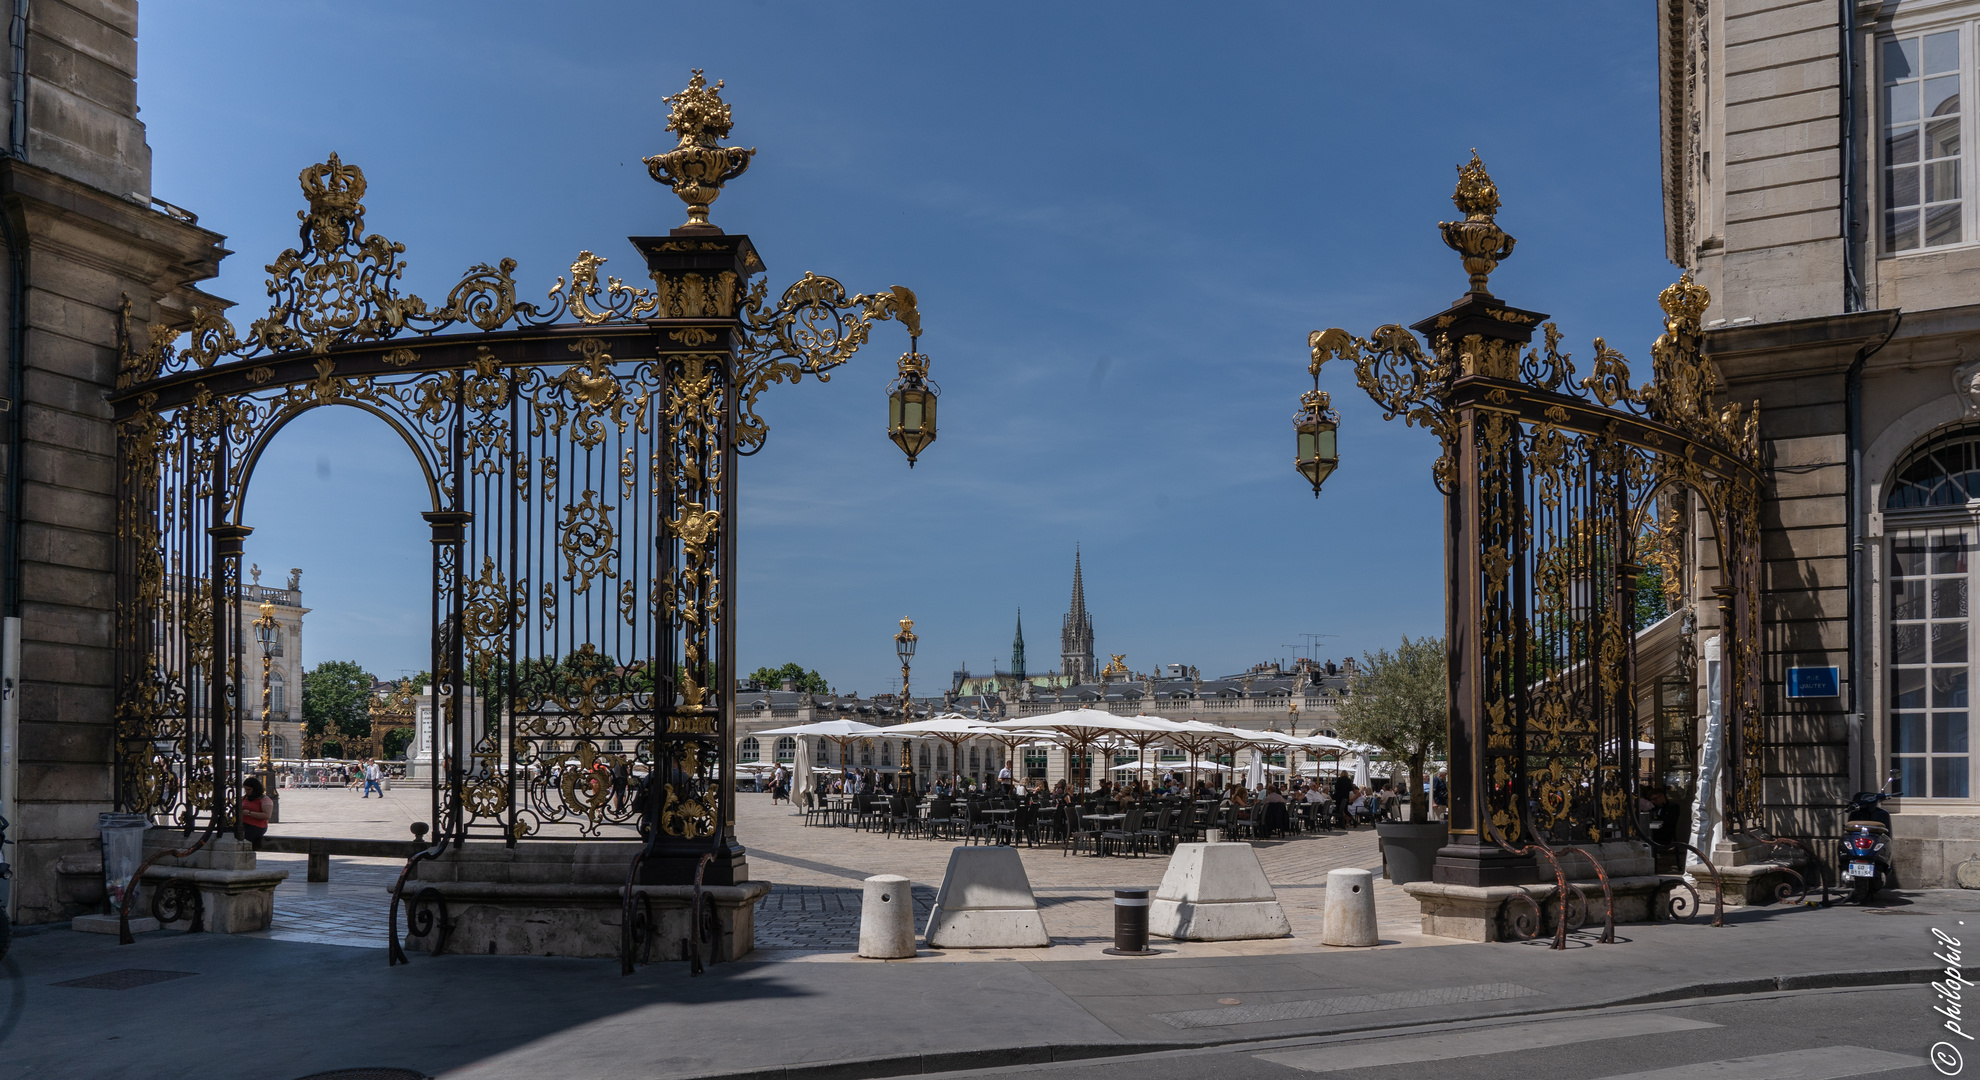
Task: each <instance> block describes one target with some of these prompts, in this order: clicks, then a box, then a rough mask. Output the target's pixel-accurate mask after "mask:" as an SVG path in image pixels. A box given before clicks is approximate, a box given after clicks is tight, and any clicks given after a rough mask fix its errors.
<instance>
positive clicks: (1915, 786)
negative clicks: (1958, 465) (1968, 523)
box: [1887, 528, 1974, 799]
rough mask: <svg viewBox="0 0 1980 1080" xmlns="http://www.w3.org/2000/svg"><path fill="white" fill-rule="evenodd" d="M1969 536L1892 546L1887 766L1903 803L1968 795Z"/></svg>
mask: <svg viewBox="0 0 1980 1080" xmlns="http://www.w3.org/2000/svg"><path fill="white" fill-rule="evenodd" d="M1973 552H1974V531H1973V530H1972V529H1970V528H1947V529H1915V530H1909V531H1905V532H1901V533H1898V534H1897V535H1895V536H1893V537H1892V539H1891V574H1890V582H1891V585H1890V591H1891V653H1890V660H1889V664H1888V667H1887V678H1888V681H1889V683H1890V687H1891V697H1890V707H1891V712H1890V717H1891V767H1892V768H1893V769H1895V770H1897V772H1898V774H1899V776H1900V777H1901V778H1902V780H1903V782H1904V789H1903V790H1904V794H1905V795H1907V796H1914V797H1922V798H1934V799H1964V798H1966V797H1967V796H1968V792H1969V791H1970V790H1971V781H1970V774H1971V760H1970V758H1969V756H1968V753H1967V745H1968V740H1967V725H1968V717H1967V697H1968V684H1969V682H1970V679H1971V671H1972V658H1971V648H1972V643H1971V638H1972V635H1971V634H1970V633H1968V622H1969V615H1970V611H1969V601H1968V597H1969V594H1970V591H1971V590H1970V578H1971V574H1972V571H1973V561H1974V560H1973Z"/></svg>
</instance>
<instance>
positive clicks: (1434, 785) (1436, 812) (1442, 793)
mask: <svg viewBox="0 0 1980 1080" xmlns="http://www.w3.org/2000/svg"><path fill="white" fill-rule="evenodd" d="M1450 808H1451V771H1450V770H1449V769H1438V770H1437V776H1436V778H1435V779H1433V780H1431V781H1430V809H1431V817H1432V818H1433V819H1435V820H1438V821H1442V820H1444V819H1445V818H1447V817H1449V816H1450Z"/></svg>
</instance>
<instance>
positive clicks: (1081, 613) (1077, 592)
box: [1072, 544, 1086, 619]
mask: <svg viewBox="0 0 1980 1080" xmlns="http://www.w3.org/2000/svg"><path fill="white" fill-rule="evenodd" d="M1072 617H1073V618H1075V619H1083V618H1085V617H1086V585H1085V584H1084V583H1083V582H1081V581H1080V578H1079V545H1078V544H1074V545H1073V594H1072Z"/></svg>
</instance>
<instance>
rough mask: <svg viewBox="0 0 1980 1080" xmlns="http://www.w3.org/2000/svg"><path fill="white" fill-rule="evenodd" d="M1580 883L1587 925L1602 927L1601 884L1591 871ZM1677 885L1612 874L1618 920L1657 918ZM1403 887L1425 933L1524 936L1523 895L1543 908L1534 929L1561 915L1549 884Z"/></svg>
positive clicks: (1550, 926)
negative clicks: (1516, 927)
mask: <svg viewBox="0 0 1980 1080" xmlns="http://www.w3.org/2000/svg"><path fill="white" fill-rule="evenodd" d="M1569 883H1570V884H1572V885H1578V886H1580V887H1581V891H1582V893H1583V894H1584V895H1585V896H1587V898H1588V918H1587V921H1586V922H1585V923H1584V924H1583V925H1584V926H1593V927H1600V926H1601V925H1602V903H1603V900H1602V883H1601V882H1600V881H1597V880H1595V879H1594V877H1593V876H1592V875H1591V876H1590V877H1589V879H1588V880H1585V881H1574V880H1571V881H1570V882H1569ZM1674 887H1675V880H1674V879H1671V878H1664V877H1657V876H1655V875H1642V876H1631V877H1615V876H1613V875H1612V876H1611V877H1610V878H1609V892H1610V894H1611V895H1612V896H1613V897H1614V898H1615V905H1616V922H1617V923H1619V924H1620V923H1631V922H1652V921H1654V919H1655V916H1656V914H1657V913H1659V912H1661V911H1662V907H1663V899H1664V897H1665V895H1666V894H1668V893H1669V891H1670V890H1671V889H1672V888H1674ZM1403 891H1404V892H1407V893H1409V894H1410V895H1411V896H1413V897H1415V898H1416V900H1417V903H1418V904H1419V905H1420V906H1421V909H1422V912H1423V932H1424V933H1426V934H1434V935H1437V936H1438V937H1450V938H1458V939H1460V940H1463V941H1512V940H1517V939H1518V937H1519V935H1518V934H1517V933H1515V932H1514V931H1513V921H1514V920H1515V919H1517V918H1520V917H1522V916H1523V917H1525V918H1528V919H1531V918H1532V916H1533V907H1534V905H1533V904H1528V903H1527V902H1526V901H1524V900H1520V899H1517V897H1518V896H1519V895H1520V894H1522V893H1523V894H1525V895H1526V896H1527V897H1529V898H1531V899H1532V900H1533V901H1534V904H1538V905H1539V907H1540V919H1539V925H1538V926H1537V927H1536V928H1535V930H1534V933H1535V934H1536V935H1539V934H1550V933H1552V932H1553V930H1554V926H1555V922H1556V920H1557V918H1558V917H1559V912H1560V902H1559V900H1558V899H1554V900H1552V901H1551V902H1550V900H1549V897H1552V896H1553V893H1554V886H1553V884H1551V883H1549V884H1546V885H1488V886H1483V887H1480V886H1471V885H1445V884H1442V883H1440V882H1435V881H1413V882H1410V883H1409V884H1407V885H1404V886H1403Z"/></svg>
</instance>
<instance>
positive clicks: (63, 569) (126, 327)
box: [0, 0, 226, 923]
mask: <svg viewBox="0 0 1980 1080" xmlns="http://www.w3.org/2000/svg"><path fill="white" fill-rule="evenodd" d="M10 6H11V5H10ZM22 8H24V9H25V11H26V26H25V33H24V34H19V35H14V36H13V37H14V40H17V41H18V42H19V44H18V45H15V46H13V47H11V48H10V49H6V50H0V55H4V56H5V57H6V61H5V62H6V67H7V83H6V85H7V87H8V92H7V93H6V94H5V105H4V107H5V110H6V115H7V117H8V121H9V125H8V140H7V152H6V155H5V156H4V157H0V246H4V247H5V249H6V253H7V257H6V258H5V259H4V260H0V297H4V300H0V364H4V366H5V369H6V373H5V377H4V380H0V396H3V397H4V398H5V409H4V411H0V432H4V436H5V442H4V443H3V444H0V476H4V486H0V490H4V491H5V493H6V495H5V498H4V501H0V606H3V607H4V613H5V616H6V617H7V618H9V619H18V620H19V622H18V624H15V625H17V626H18V632H19V641H20V647H19V650H18V654H17V655H16V656H11V657H4V658H0V663H4V664H5V668H6V670H7V671H8V672H9V673H11V672H12V670H13V669H14V667H15V665H18V672H19V674H18V678H19V685H18V687H17V690H18V692H17V693H11V694H7V695H6V698H5V700H6V703H7V707H6V709H5V712H4V715H0V744H4V746H0V813H4V814H5V815H6V816H7V817H8V818H10V819H11V820H12V821H13V823H14V827H13V829H12V831H11V832H10V833H9V838H10V839H12V840H14V841H16V842H17V844H18V846H17V847H13V848H11V849H10V851H9V855H10V858H11V861H13V863H14V864H15V878H14V887H13V892H12V898H11V905H12V907H13V909H14V910H13V915H14V916H15V918H16V919H17V920H18V921H20V922H23V923H34V922H43V921H47V920H52V919H60V918H66V917H67V916H69V915H71V914H74V913H75V912H76V911H78V910H80V908H81V905H82V902H83V898H82V897H80V896H76V895H70V893H71V892H72V890H69V889H68V888H67V887H65V886H63V885H62V884H61V883H60V882H61V880H62V879H61V877H60V875H58V873H57V870H58V867H59V866H60V865H61V864H62V863H63V861H64V860H65V859H67V860H71V861H74V860H78V859H91V858H93V857H94V852H95V849H96V845H97V839H96V836H97V832H96V818H97V814H98V813H99V812H101V811H105V810H109V809H111V807H112V804H113V791H112V784H113V773H112V770H111V768H110V762H111V760H112V754H111V744H112V735H113V726H112V725H113V721H112V700H113V679H114V664H113V661H112V648H111V644H112V633H113V628H112V616H113V610H114V604H115V575H114V570H115V567H114V559H115V538H116V503H115V496H116V489H117V472H116V456H115V454H116V445H115V435H114V431H113V429H112V426H111V414H110V407H109V405H108V404H107V403H106V402H105V400H104V394H105V392H106V391H108V390H110V389H111V388H112V387H113V385H114V384H115V382H116V378H117V371H118V364H119V349H118V343H119V339H120V335H122V334H124V333H125V332H127V331H128V332H129V333H131V334H144V333H145V332H146V328H147V326H149V325H151V324H168V325H184V324H186V323H188V322H189V321H190V313H191V310H192V308H193V307H194V306H196V305H197V306H206V307H213V306H219V307H225V306H226V303H225V302H224V301H220V300H217V299H215V298H213V297H211V296H207V295H205V294H203V293H201V292H200V291H199V290H198V289H197V288H195V287H194V283H196V282H198V281H201V280H204V279H206V278H210V277H212V276H213V275H214V274H215V273H216V272H217V271H218V269H219V265H220V260H221V258H222V257H223V256H224V255H225V254H226V251H225V249H224V248H223V247H222V246H221V244H222V241H223V240H224V237H222V236H220V235H219V234H217V233H213V232H210V231H208V230H206V229H202V228H200V227H199V226H198V223H197V221H196V220H195V219H194V217H193V215H191V214H189V213H186V212H185V211H182V210H179V209H177V208H176V207H172V206H170V205H168V204H166V203H163V202H159V201H157V200H154V199H153V197H152V194H151V153H150V149H149V148H148V147H147V146H146V143H145V131H144V125H143V123H142V122H140V121H139V120H138V108H137V30H138V13H137V4H136V3H135V0H34V2H33V3H32V4H29V5H21V6H20V7H17V8H15V10H16V11H18V10H21V9H22ZM16 17H18V16H16ZM126 305H128V313H127V314H125V307H126ZM72 876H73V875H72Z"/></svg>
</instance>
